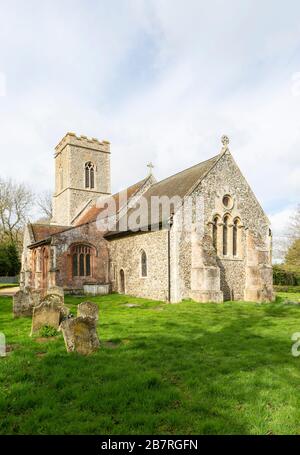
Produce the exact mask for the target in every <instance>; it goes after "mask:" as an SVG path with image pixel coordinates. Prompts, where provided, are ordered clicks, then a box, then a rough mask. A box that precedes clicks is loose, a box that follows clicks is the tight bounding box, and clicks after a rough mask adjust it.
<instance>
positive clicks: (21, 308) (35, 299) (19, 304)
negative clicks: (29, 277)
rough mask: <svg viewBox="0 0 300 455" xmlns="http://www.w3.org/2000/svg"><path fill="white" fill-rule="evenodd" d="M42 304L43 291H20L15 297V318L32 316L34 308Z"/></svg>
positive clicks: (26, 289)
mask: <svg viewBox="0 0 300 455" xmlns="http://www.w3.org/2000/svg"><path fill="white" fill-rule="evenodd" d="M40 302H41V291H37V290H31V289H29V288H25V290H21V291H18V292H17V293H16V294H15V295H14V296H13V314H14V317H15V318H20V317H26V316H32V312H33V308H35V307H36V306H38V305H39V304H40Z"/></svg>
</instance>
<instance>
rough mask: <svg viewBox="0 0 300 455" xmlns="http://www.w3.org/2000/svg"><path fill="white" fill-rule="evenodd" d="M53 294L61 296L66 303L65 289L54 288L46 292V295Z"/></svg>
mask: <svg viewBox="0 0 300 455" xmlns="http://www.w3.org/2000/svg"><path fill="white" fill-rule="evenodd" d="M51 294H55V295H59V296H60V297H61V298H62V300H63V302H64V297H65V293H64V288H62V287H60V286H52V287H51V288H49V289H47V291H46V295H51Z"/></svg>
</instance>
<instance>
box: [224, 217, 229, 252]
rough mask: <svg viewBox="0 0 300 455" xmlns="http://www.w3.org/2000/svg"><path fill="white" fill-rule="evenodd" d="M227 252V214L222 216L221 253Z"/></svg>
mask: <svg viewBox="0 0 300 455" xmlns="http://www.w3.org/2000/svg"><path fill="white" fill-rule="evenodd" d="M227 254H228V216H225V217H224V223H223V255H224V256H227Z"/></svg>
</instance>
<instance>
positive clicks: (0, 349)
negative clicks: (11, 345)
mask: <svg viewBox="0 0 300 455" xmlns="http://www.w3.org/2000/svg"><path fill="white" fill-rule="evenodd" d="M5 356H6V342H5V335H4V333H2V332H0V357H5Z"/></svg>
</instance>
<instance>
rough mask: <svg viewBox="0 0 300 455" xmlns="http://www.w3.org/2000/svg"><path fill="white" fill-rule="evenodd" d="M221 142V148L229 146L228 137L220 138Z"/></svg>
mask: <svg viewBox="0 0 300 455" xmlns="http://www.w3.org/2000/svg"><path fill="white" fill-rule="evenodd" d="M221 142H222V144H223V147H227V146H228V144H229V137H228V136H226V135H225V134H224V135H223V136H222V137H221Z"/></svg>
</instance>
